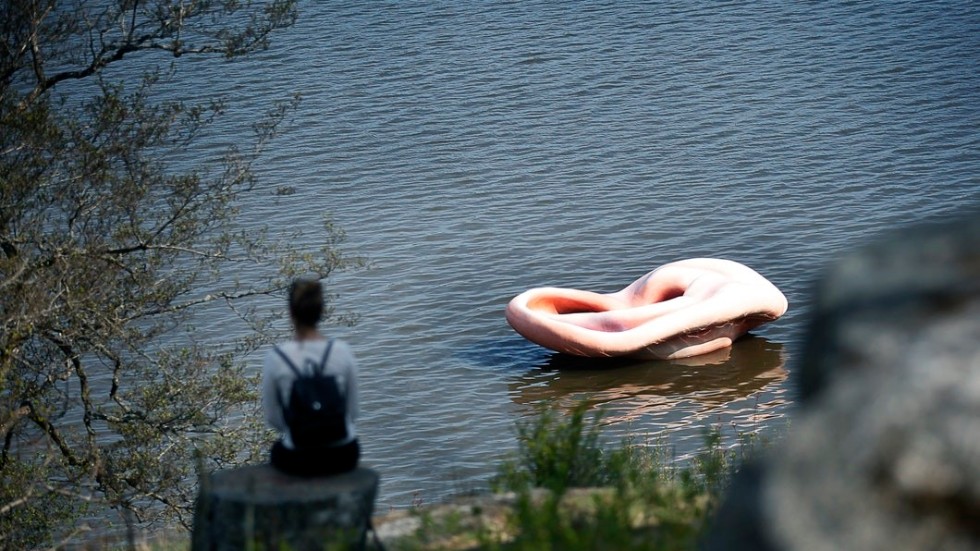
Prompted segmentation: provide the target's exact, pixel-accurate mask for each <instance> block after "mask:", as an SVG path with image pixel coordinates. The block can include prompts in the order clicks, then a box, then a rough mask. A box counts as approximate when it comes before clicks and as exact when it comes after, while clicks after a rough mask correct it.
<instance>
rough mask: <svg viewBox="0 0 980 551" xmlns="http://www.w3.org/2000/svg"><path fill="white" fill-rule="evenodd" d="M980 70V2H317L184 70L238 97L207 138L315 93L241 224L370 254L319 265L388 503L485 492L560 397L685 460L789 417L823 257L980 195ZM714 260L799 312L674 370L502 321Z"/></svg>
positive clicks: (180, 83) (183, 80) (224, 136)
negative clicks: (557, 291)
mask: <svg viewBox="0 0 980 551" xmlns="http://www.w3.org/2000/svg"><path fill="white" fill-rule="evenodd" d="M978 75H980V6H978V5H976V4H973V3H970V2H946V3H942V2H941V3H928V4H926V3H917V2H892V3H884V4H860V3H859V4H797V3H772V4H764V5H740V4H715V3H708V4H697V5H689V4H681V5H678V6H660V5H646V4H640V3H632V2H598V3H588V4H581V5H579V4H574V5H560V4H552V3H537V2H520V3H504V4H484V3H469V2H462V3H445V4H442V3H422V4H409V3H385V4H373V3H372V4H363V5H362V4H352V5H347V4H345V3H323V4H321V3H313V2H311V3H304V4H303V6H302V13H301V17H300V20H299V22H298V24H297V25H296V26H295V27H294V28H292V29H290V30H288V31H287V32H285V33H283V34H281V35H279V36H278V37H276V38H275V40H274V42H273V45H272V49H271V50H270V51H269V52H266V53H264V54H262V55H260V56H258V57H257V58H255V59H254V60H251V61H247V62H235V63H223V62H221V63H219V62H211V61H208V62H197V61H193V62H189V63H187V64H186V65H184V66H182V67H181V72H180V73H178V77H177V78H176V79H175V81H174V82H173V83H172V86H173V87H174V88H173V90H175V92H174V93H175V94H178V95H180V96H182V97H187V96H188V95H189V94H198V95H201V94H218V95H223V96H225V97H226V98H227V100H228V115H227V116H226V117H223V118H222V119H220V120H219V122H218V125H217V126H216V127H215V128H214V132H213V135H212V136H211V138H210V139H209V141H208V142H207V143H204V144H202V150H203V151H202V152H201V153H202V156H204V155H205V154H206V153H207V152H208V151H217V150H219V148H221V147H223V146H226V145H228V144H231V143H234V142H235V141H236V140H237V136H239V135H240V133H241V129H242V126H241V124H243V123H244V121H247V120H249V119H253V118H255V117H257V116H258V115H259V114H260V113H262V112H264V111H265V110H266V109H267V108H268V106H269V104H270V102H272V101H275V100H281V99H286V98H288V97H289V96H290V95H291V94H293V93H300V94H301V95H302V96H303V101H302V103H301V105H300V107H299V109H298V111H297V112H296V113H294V115H293V116H292V117H291V119H290V120H289V123H288V124H287V126H286V127H285V128H284V133H283V135H282V136H281V137H280V138H278V139H277V140H276V141H275V142H274V143H273V144H272V146H271V148H270V149H269V150H268V151H267V152H266V154H265V157H264V158H263V161H262V163H261V165H260V167H259V176H260V177H261V179H262V182H263V183H262V185H261V186H260V188H259V189H258V190H257V191H256V193H255V194H254V195H253V196H252V197H249V198H247V199H246V201H245V203H244V204H243V205H242V209H243V215H242V223H243V224H246V225H264V224H268V225H270V227H271V228H272V229H273V230H274V229H275V228H283V229H287V230H293V229H297V228H303V227H304V226H310V227H313V226H316V225H317V224H318V223H319V220H320V217H321V216H322V215H324V214H327V213H329V214H330V215H331V216H332V217H333V219H334V220H335V222H336V223H337V224H338V225H339V226H340V227H341V228H343V229H344V230H346V232H347V234H348V242H347V244H346V247H347V248H348V249H349V250H351V251H352V252H354V253H357V254H361V255H364V256H367V257H368V258H369V259H370V260H371V262H372V268H371V269H370V270H365V271H359V272H353V273H343V274H338V275H337V276H336V277H333V278H331V280H330V281H329V282H328V285H329V289H330V290H331V291H332V292H335V293H337V294H338V295H339V297H338V299H337V306H338V308H340V309H342V310H350V311H354V312H356V313H357V314H359V315H360V317H361V319H360V322H359V323H358V324H357V325H356V326H354V327H351V328H346V327H343V328H329V329H328V331H329V332H330V333H331V334H333V335H335V336H340V337H343V338H345V339H346V340H348V341H349V342H350V343H351V345H352V346H353V347H354V349H355V351H356V353H357V355H358V358H359V360H360V363H361V368H362V373H361V389H362V399H361V404H362V415H361V418H360V421H359V430H360V433H361V434H360V436H361V439H362V443H363V450H364V456H363V461H364V463H365V464H366V465H368V466H371V467H374V468H376V469H377V470H378V471H379V472H380V473H381V476H382V483H381V493H380V496H379V503H378V508H379V510H380V511H382V512H383V511H384V510H386V509H387V508H392V507H394V508H398V507H407V506H410V505H412V504H413V503H416V504H417V503H431V502H435V501H439V500H442V499H444V498H446V497H448V496H450V495H452V494H454V493H458V492H464V491H471V490H478V489H481V488H484V487H485V486H486V482H487V480H488V478H489V477H490V476H491V475H492V474H493V469H494V465H495V461H496V459H498V458H499V457H501V455H503V454H505V453H507V452H509V451H511V450H513V449H514V447H515V438H514V428H513V427H514V423H515V421H517V420H520V419H522V418H525V417H526V416H528V415H531V414H533V412H534V411H535V408H536V407H538V406H540V405H544V404H558V405H565V404H571V403H573V402H574V401H575V400H578V399H587V400H589V401H590V403H591V404H593V405H594V407H595V408H600V409H601V410H602V411H603V412H604V414H605V419H606V422H607V423H608V424H609V431H610V434H611V435H614V436H615V435H625V434H633V435H640V436H649V437H650V438H652V439H653V438H656V439H660V440H661V441H664V442H666V443H667V444H668V445H670V446H671V447H672V448H673V450H674V452H675V454H676V456H677V457H680V458H683V457H685V456H688V455H690V454H692V453H694V452H696V451H697V450H698V449H699V447H700V446H701V445H702V444H703V439H702V431H703V429H704V428H705V427H706V426H708V425H720V426H721V427H722V428H723V431H724V434H725V435H726V438H734V436H735V434H736V433H752V432H767V431H773V430H775V431H778V430H779V429H780V428H782V427H784V426H785V425H786V423H787V416H788V414H789V413H790V411H791V409H792V405H793V402H794V374H793V366H794V362H796V361H798V355H799V353H800V345H801V342H802V340H803V333H804V328H805V323H806V316H807V313H808V310H809V307H810V304H811V300H812V299H811V297H810V295H809V290H810V287H811V285H812V283H813V282H814V280H815V279H816V278H817V277H818V275H819V273H820V271H821V270H822V269H823V267H824V266H825V265H826V263H827V262H829V261H831V260H832V259H833V258H835V257H836V256H837V255H839V254H841V253H842V252H843V251H846V250H848V249H849V248H851V247H853V246H855V245H858V244H861V243H864V242H865V241H866V240H868V239H870V238H872V237H874V236H876V235H878V234H879V233H881V232H883V231H886V230H888V229H889V228H893V227H898V226H903V225H906V224H910V223H914V222H916V221H919V220H923V219H927V218H930V217H935V216H941V215H943V214H945V213H950V212H953V211H955V210H957V209H958V208H959V207H960V206H962V205H964V204H967V203H973V202H976V201H977V200H978V199H980V134H978V132H977V129H978V128H980V76H978ZM189 91H193V92H189ZM190 154H192V155H193V154H194V152H190ZM281 189H283V190H285V191H288V192H291V193H287V194H277V190H281ZM315 234H316V232H312V231H311V232H310V234H309V235H310V236H311V238H312V236H314V235H315ZM700 256H709V257H721V258H729V259H732V260H736V261H739V262H742V263H744V264H746V265H748V266H750V267H752V268H753V269H755V270H756V271H758V272H759V273H761V274H762V275H763V276H765V277H767V278H768V279H770V280H771V281H772V282H773V283H774V284H776V286H777V287H779V288H780V289H781V290H782V291H783V292H784V294H786V296H787V298H788V299H789V303H790V307H789V311H788V313H787V314H786V315H785V316H784V317H783V318H781V319H779V320H777V321H775V322H773V323H771V324H769V325H765V326H763V327H761V328H760V329H758V330H756V331H755V332H754V335H753V336H751V337H750V338H747V339H744V340H741V341H739V342H737V343H736V344H735V345H734V346H733V347H732V348H731V349H730V350H725V351H721V352H718V353H714V354H710V355H707V356H703V357H699V358H694V359H690V360H684V361H671V362H665V361H629V360H624V361H596V360H584V359H575V358H569V357H564V356H560V355H557V354H553V353H551V352H549V351H547V350H545V349H542V348H540V347H537V346H535V345H533V344H531V343H529V342H527V341H525V340H524V339H523V338H521V337H520V336H519V335H517V334H516V333H514V332H513V331H512V330H511V329H510V328H509V327H508V326H507V324H506V322H505V321H504V316H503V309H504V306H505V305H506V303H507V301H509V300H510V299H511V298H512V297H513V296H515V295H517V294H519V293H520V292H522V291H524V290H526V289H528V288H531V287H537V286H546V285H548V286H566V287H575V288H580V289H588V290H593V291H598V292H611V291H616V290H619V289H621V288H622V287H625V286H626V285H628V284H629V283H630V282H632V281H634V280H635V279H637V278H638V277H640V276H642V275H644V274H645V273H647V272H648V271H650V270H652V269H654V268H656V267H657V266H660V265H662V264H665V263H667V262H671V261H674V260H679V259H683V258H692V257H700ZM248 275H249V274H247V273H243V274H238V277H240V278H247V277H248ZM262 306H263V307H280V305H278V304H264V305H262ZM225 321H227V325H228V326H232V325H233V323H234V320H233V319H231V318H229V319H228V320H215V326H224V322H225ZM253 361H254V362H255V365H256V368H257V367H258V365H259V362H260V358H259V357H256V358H254V359H253Z"/></svg>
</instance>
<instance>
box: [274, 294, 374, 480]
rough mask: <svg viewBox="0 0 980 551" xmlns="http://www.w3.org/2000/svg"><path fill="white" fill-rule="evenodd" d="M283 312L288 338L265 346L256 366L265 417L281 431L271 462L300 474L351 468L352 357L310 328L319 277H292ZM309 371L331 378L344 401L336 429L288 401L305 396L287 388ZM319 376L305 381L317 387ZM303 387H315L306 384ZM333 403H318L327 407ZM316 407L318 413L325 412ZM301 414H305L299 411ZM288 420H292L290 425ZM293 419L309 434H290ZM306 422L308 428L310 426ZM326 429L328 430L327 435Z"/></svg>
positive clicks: (315, 317) (319, 304)
mask: <svg viewBox="0 0 980 551" xmlns="http://www.w3.org/2000/svg"><path fill="white" fill-rule="evenodd" d="M289 312H290V318H291V320H292V322H293V327H294V329H295V334H294V339H293V340H290V341H287V342H283V343H280V344H278V345H276V346H275V347H273V348H271V349H270V350H269V351H268V352H267V353H266V355H265V361H264V365H263V371H262V405H263V409H264V411H265V418H266V421H267V422H268V424H269V425H270V426H271V427H272V428H274V429H276V430H277V431H279V433H280V434H281V438H280V439H279V440H277V441H276V443H275V444H273V446H272V450H271V461H272V465H273V466H275V467H276V468H277V469H279V470H281V471H283V472H287V473H290V474H296V475H305V476H312V475H325V474H332V473H339V472H344V471H348V470H351V469H353V468H355V467H356V466H357V461H358V459H359V457H360V445H359V443H358V440H357V431H356V425H355V420H356V418H357V412H358V392H357V362H356V360H355V359H354V355H353V353H352V352H351V349H350V346H349V345H348V344H347V343H346V342H344V341H342V340H339V339H327V338H325V337H324V336H323V335H322V334H321V333H320V332H319V331H318V330H317V328H316V326H317V324H318V323H319V321H320V318H321V317H322V313H323V291H322V288H321V286H320V282H319V281H316V280H298V281H296V282H294V283H293V284H292V286H291V287H290V290H289ZM321 368H322V369H321ZM314 373H320V375H322V376H323V377H324V381H335V382H336V383H337V390H338V391H339V394H340V395H341V396H340V399H341V400H342V401H343V402H344V404H343V405H344V406H345V408H344V410H345V411H344V412H343V414H344V419H343V424H344V426H343V428H342V430H341V431H340V432H338V431H337V429H336V427H334V428H328V425H329V426H332V425H333V423H325V424H323V421H321V420H319V419H313V417H314V413H313V412H311V411H306V413H302V412H303V410H304V408H303V407H301V406H302V405H303V404H290V400H291V399H305V398H294V397H295V396H297V394H296V393H294V392H293V387H294V384H295V383H296V381H297V380H299V379H304V380H305V379H307V378H308V377H310V376H312V375H314ZM324 381H320V383H321V384H320V385H317V384H313V385H309V386H310V388H316V387H317V386H320V387H321V388H322V383H323V382H324ZM303 384H306V383H305V382H304V383H303ZM328 390H329V388H328ZM308 392H315V390H314V391H309V389H308ZM319 392H321V394H323V395H329V394H325V393H326V391H325V390H320V391H319ZM300 396H301V394H300ZM333 405H335V404H333V403H331V404H323V405H322V406H323V408H324V409H325V410H326V411H327V412H329V411H330V410H331V409H332V406H333ZM291 406H292V408H291ZM320 407H321V404H318V403H317V404H316V407H315V408H314V409H318V408H320ZM287 412H289V413H292V415H288V414H287ZM316 413H317V415H320V416H321V417H322V416H325V415H326V413H321V412H316ZM303 415H305V417H306V418H303V417H301V416H303ZM287 418H288V419H287ZM317 422H320V423H322V428H321V429H320V431H321V432H322V433H323V434H322V438H323V439H322V440H320V439H318V438H317V436H316V432H317V429H316V428H315V425H316V423H317ZM290 424H292V425H293V427H292V430H291V428H290ZM298 425H303V426H305V427H307V430H304V431H303V432H305V433H310V432H312V433H313V434H312V435H304V436H300V435H299V434H295V435H294V434H293V432H294V431H296V430H300V429H297V426H298ZM310 427H314V428H312V430H310ZM329 433H334V434H333V435H332V436H331V434H329ZM338 436H339V438H338Z"/></svg>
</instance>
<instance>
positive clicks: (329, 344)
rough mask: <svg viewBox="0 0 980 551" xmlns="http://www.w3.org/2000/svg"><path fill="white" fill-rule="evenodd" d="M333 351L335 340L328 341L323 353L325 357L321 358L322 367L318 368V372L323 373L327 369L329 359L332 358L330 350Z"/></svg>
mask: <svg viewBox="0 0 980 551" xmlns="http://www.w3.org/2000/svg"><path fill="white" fill-rule="evenodd" d="M332 349H333V339H330V340H329V341H327V348H326V350H324V351H323V357H322V358H320V365H319V366H317V368H316V372H317V373H323V370H324V369H326V368H327V359H328V358H329V357H330V350H332Z"/></svg>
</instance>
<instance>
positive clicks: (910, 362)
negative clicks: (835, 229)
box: [704, 212, 980, 550]
mask: <svg viewBox="0 0 980 551" xmlns="http://www.w3.org/2000/svg"><path fill="white" fill-rule="evenodd" d="M815 300H816V303H815V307H814V315H813V319H812V323H811V326H810V329H809V335H808V345H807V346H806V349H805V351H804V354H803V360H802V362H801V364H800V365H799V368H798V369H799V370H800V371H799V380H800V382H801V386H800V395H801V404H800V405H801V409H800V411H799V412H798V413H799V414H798V415H796V416H795V417H794V419H793V421H792V424H791V429H790V430H789V431H788V434H787V435H786V437H785V439H784V440H783V441H782V442H780V443H779V444H778V445H777V446H776V447H775V448H774V449H772V450H771V453H769V454H768V455H767V456H766V457H764V458H762V459H761V460H760V461H759V462H758V463H756V464H753V465H750V466H748V467H747V468H746V469H744V471H743V472H742V473H741V474H740V475H739V476H738V477H737V478H736V480H735V481H734V482H733V485H732V487H731V488H730V491H729V494H728V497H727V498H726V500H725V502H724V503H723V505H722V506H721V508H720V510H719V513H718V516H717V518H716V519H715V524H714V529H713V530H712V531H711V533H710V535H709V536H708V538H707V539H706V541H705V545H704V547H705V548H707V549H753V550H758V549H779V550H791V549H792V550H795V549H815V550H820V549H827V550H831V549H834V550H837V549H862V550H865V549H889V550H902V549H910V550H911V549H915V550H918V549H954V550H955V549H964V550H965V549H977V548H980V214H978V213H975V212H973V213H969V215H967V216H965V217H963V218H960V219H958V220H955V221H952V222H948V223H940V224H930V225H927V226H919V227H916V228H913V229H911V230H909V231H907V232H902V233H900V234H897V235H893V236H890V237H889V238H887V239H884V240H882V241H879V242H877V243H875V244H872V245H870V246H868V247H866V248H864V249H861V250H858V251H855V252H854V253H853V254H850V255H848V256H847V257H845V258H842V259H841V260H840V261H839V262H837V263H836V264H835V265H834V266H833V267H832V268H831V269H830V270H829V271H828V272H827V274H825V276H824V277H823V278H822V280H821V283H820V285H819V287H818V290H817V293H816V296H815Z"/></svg>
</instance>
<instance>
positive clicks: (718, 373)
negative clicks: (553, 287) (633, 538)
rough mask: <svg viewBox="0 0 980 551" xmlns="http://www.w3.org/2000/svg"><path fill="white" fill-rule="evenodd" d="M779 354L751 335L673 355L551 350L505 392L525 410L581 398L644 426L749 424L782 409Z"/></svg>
mask: <svg viewBox="0 0 980 551" xmlns="http://www.w3.org/2000/svg"><path fill="white" fill-rule="evenodd" d="M785 356H786V354H785V353H784V350H783V345H782V344H780V343H774V342H770V341H768V340H766V339H764V338H762V337H757V336H751V335H750V336H746V337H744V338H742V339H740V340H738V341H737V342H736V343H735V344H734V345H733V346H731V347H728V348H724V349H721V350H717V351H715V352H712V353H709V354H703V355H699V356H695V357H691V358H684V359H678V360H640V359H629V358H604V359H597V358H582V357H577V356H569V355H565V354H552V355H551V356H550V357H548V358H547V360H546V361H545V362H544V363H542V364H541V365H539V366H538V367H537V368H535V369H533V370H531V371H528V372H526V373H524V374H523V375H522V376H520V377H519V378H518V379H517V380H515V381H513V382H512V383H510V385H509V386H510V395H511V398H512V400H513V401H514V402H515V403H517V404H520V405H521V406H526V407H527V408H528V409H529V410H531V409H534V408H537V407H540V406H543V405H551V406H557V407H559V408H562V409H565V408H571V407H573V406H574V405H575V404H577V403H579V402H581V401H585V402H586V403H588V404H589V407H590V408H593V409H594V408H600V407H601V408H602V410H603V411H604V420H605V422H606V423H609V424H621V423H625V424H635V425H636V426H634V428H637V427H642V428H643V429H644V431H646V432H657V431H658V430H671V429H677V428H689V429H697V430H700V429H701V428H703V427H704V426H705V425H706V424H712V423H716V422H718V421H725V422H735V421H736V420H737V422H739V423H740V425H741V427H742V428H743V429H745V430H747V431H752V430H754V428H756V427H758V426H761V425H763V424H764V421H765V420H767V419H771V418H775V417H781V416H783V412H782V411H781V409H782V408H783V407H784V406H785V405H786V404H787V400H786V399H784V398H783V397H782V395H781V394H782V392H783V388H782V387H783V386H784V385H780V384H779V383H780V382H782V381H784V380H785V379H786V377H787V372H786V369H785V367H784V366H785V363H786V357H785ZM695 432H697V431H695Z"/></svg>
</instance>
